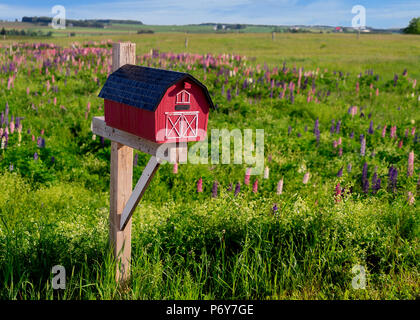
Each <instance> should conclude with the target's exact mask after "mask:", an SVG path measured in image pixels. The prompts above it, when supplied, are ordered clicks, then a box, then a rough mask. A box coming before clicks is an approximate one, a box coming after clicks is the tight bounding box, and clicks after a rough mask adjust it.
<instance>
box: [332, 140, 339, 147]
mask: <svg viewBox="0 0 420 320" xmlns="http://www.w3.org/2000/svg"><path fill="white" fill-rule="evenodd" d="M337 146H338V142H337V141H335V140H334V141H333V147H334V148H337Z"/></svg>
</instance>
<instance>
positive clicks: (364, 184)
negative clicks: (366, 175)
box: [363, 179, 369, 193]
mask: <svg viewBox="0 0 420 320" xmlns="http://www.w3.org/2000/svg"><path fill="white" fill-rule="evenodd" d="M363 192H364V193H368V192H369V180H368V179H365V180H364V181H363Z"/></svg>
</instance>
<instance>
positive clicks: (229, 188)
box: [226, 182, 233, 192]
mask: <svg viewBox="0 0 420 320" xmlns="http://www.w3.org/2000/svg"><path fill="white" fill-rule="evenodd" d="M232 189H233V184H232V182H231V183H229V187H228V188H227V189H226V191H227V192H230V191H232Z"/></svg>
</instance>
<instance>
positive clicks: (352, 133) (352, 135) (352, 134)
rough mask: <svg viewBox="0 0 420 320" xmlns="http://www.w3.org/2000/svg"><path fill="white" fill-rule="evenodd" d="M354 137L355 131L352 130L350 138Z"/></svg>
mask: <svg viewBox="0 0 420 320" xmlns="http://www.w3.org/2000/svg"><path fill="white" fill-rule="evenodd" d="M353 138H354V131H352V132H351V133H350V139H353Z"/></svg>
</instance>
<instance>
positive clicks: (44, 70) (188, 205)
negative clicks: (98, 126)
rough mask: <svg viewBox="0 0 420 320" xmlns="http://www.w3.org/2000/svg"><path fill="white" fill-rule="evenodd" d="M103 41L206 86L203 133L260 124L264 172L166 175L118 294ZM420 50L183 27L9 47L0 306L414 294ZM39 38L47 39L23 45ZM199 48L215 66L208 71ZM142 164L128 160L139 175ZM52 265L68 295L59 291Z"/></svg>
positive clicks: (411, 40) (397, 44) (385, 41)
mask: <svg viewBox="0 0 420 320" xmlns="http://www.w3.org/2000/svg"><path fill="white" fill-rule="evenodd" d="M185 37H188V47H187V48H185ZM108 39H112V40H113V41H119V40H121V41H132V42H135V43H136V44H137V55H138V56H137V62H138V64H142V65H150V66H154V67H161V68H170V69H174V70H178V71H185V72H190V73H191V74H193V75H194V76H196V77H197V78H198V79H200V80H203V82H204V83H205V84H206V85H207V86H208V88H209V91H210V93H211V95H212V99H213V100H214V102H215V103H217V105H218V109H217V110H216V111H213V112H211V113H210V118H209V130H211V129H222V128H228V129H234V128H239V129H247V128H250V129H264V130H265V150H264V154H265V166H267V167H268V168H269V169H270V171H269V172H270V173H269V178H268V179H264V178H263V176H262V175H261V176H251V183H250V184H249V185H246V184H244V174H245V171H246V168H247V165H245V164H243V165H234V164H229V165H212V164H208V165H205V164H200V165H193V164H181V165H179V172H178V173H177V174H174V173H173V172H172V167H171V166H170V165H164V166H162V167H161V168H160V169H159V171H158V173H157V175H156V176H155V178H154V180H153V181H152V183H151V185H150V188H149V189H148V191H147V192H146V194H145V196H144V198H143V199H142V202H141V203H140V205H139V207H138V208H137V209H136V212H135V213H134V215H133V240H132V245H133V251H132V255H133V261H132V282H131V283H130V286H129V288H128V289H125V290H120V289H119V288H117V287H116V286H115V283H114V276H115V273H114V269H115V266H114V265H113V262H112V259H111V258H110V255H109V250H108V248H107V239H108V208H109V157H110V143H109V141H104V142H102V141H101V140H100V139H99V137H97V138H96V139H93V137H92V133H91V132H90V122H91V119H92V117H93V116H96V115H102V114H103V101H102V100H101V99H100V98H97V94H98V93H99V90H100V88H101V87H102V85H103V84H104V82H105V80H106V77H107V74H108V72H109V70H110V69H109V68H110V67H109V63H110V46H109V42H106V40H108ZM419 40H420V38H419V37H418V36H417V37H416V36H402V35H361V36H360V39H357V38H356V36H355V35H338V34H337V35H336V34H328V35H327V34H323V35H321V34H282V35H280V34H278V35H276V37H275V40H274V41H272V39H271V34H188V35H185V34H182V33H181V34H180V33H159V34H151V35H137V34H133V35H106V36H95V37H93V36H91V35H89V36H76V37H71V38H68V37H60V38H48V39H7V40H5V41H3V40H1V41H0V46H1V48H0V53H1V55H0V83H1V84H2V85H1V87H0V112H3V119H2V125H1V126H0V127H2V128H3V130H2V135H3V137H5V135H4V134H5V128H6V127H8V131H9V133H8V137H7V144H5V143H4V141H6V138H5V139H3V144H2V150H1V155H0V190H2V191H1V192H0V218H1V219H0V283H2V284H3V286H1V287H0V298H1V299H416V298H417V299H418V298H419V294H420V288H419V283H420V281H419V269H418V267H419V242H418V240H419V239H418V236H419V213H420V211H419V210H418V198H419V196H420V194H419V192H420V191H419V190H420V186H419V185H420V181H419V174H420V167H419V164H420V161H419V154H420V138H419V137H418V131H419V128H418V123H419V122H420V112H419V110H420V109H419V108H420V92H419V85H418V84H417V81H415V79H420V69H419V67H418V61H419V59H420V41H419ZM88 41H91V43H90V44H89V45H88V44H87V42H88ZM92 41H95V42H96V43H92ZM40 42H42V43H49V44H51V46H50V47H49V48H48V47H47V46H46V45H38V46H35V45H32V44H37V43H40ZM74 42H77V44H74ZM10 44H13V46H12V50H13V51H12V54H10V53H11V52H10ZM84 44H86V46H84ZM152 49H158V50H159V53H157V52H156V51H155V55H154V56H153V55H151V54H150V52H151V50H152ZM169 53H173V55H171V54H169ZM180 53H186V55H185V56H186V57H187V58H185V57H184V56H183V55H179V54H180ZM187 53H189V54H191V55H188V54H187ZM206 54H212V55H213V56H212V58H213V59H214V60H212V61H213V62H211V63H210V65H209V66H208V67H206V68H204V67H203V64H204V61H205V57H204V56H202V55H206ZM221 54H234V55H237V57H236V59H235V58H234V57H233V56H229V57H228V58H223V57H222V56H219V57H218V55H221ZM239 57H240V58H239ZM283 63H285V65H283ZM300 68H304V69H303V70H301V75H302V76H301V81H299V80H298V79H299V69H300ZM404 70H406V71H405V72H404ZM396 75H397V77H396ZM53 76H54V77H53ZM6 103H7V106H8V107H7V108H8V113H7V114H6ZM352 106H357V109H351V108H350V107H352ZM12 115H13V116H14V118H13V119H12V118H11V116H12ZM16 117H18V118H20V119H19V120H17V119H16ZM317 119H318V123H319V125H318V130H319V131H318V132H317V130H316V129H315V128H316V127H317V125H316V120H317ZM333 120H334V122H333V124H332V121H333ZM6 122H7V123H6ZM12 122H13V130H11V127H10V124H11V123H12ZM19 123H20V124H21V127H20V128H19ZM338 123H339V124H338ZM385 126H386V127H385ZM384 127H385V129H384ZM413 128H414V129H413ZM209 133H211V132H209ZM361 135H363V136H361ZM0 136H1V135H0ZM362 141H365V150H364V151H362V149H363V147H362V144H363V142H362ZM411 152H412V153H413V154H414V160H413V161H412V165H411V166H412V170H411V171H412V172H411V174H408V173H409V172H410V161H409V157H410V153H411ZM147 161H148V156H146V155H144V154H141V153H140V154H138V160H137V165H136V166H135V167H134V180H135V181H137V179H138V177H139V176H140V174H141V171H142V169H143V168H144V166H145V165H146V163H147ZM349 165H350V168H349ZM391 167H392V168H396V169H397V171H398V174H397V176H395V174H391V175H390V172H391V173H392V172H393V171H392V170H391V169H390V168H391ZM390 170H391V171H390ZM340 171H341V174H340ZM200 177H201V178H202V179H203V189H204V192H202V193H198V192H197V191H196V185H197V180H198V179H199V178H200ZM307 177H309V181H307V182H306V183H304V181H305V178H307ZM378 178H379V179H381V181H382V184H381V182H379V188H377V184H378V183H377V180H378ZM256 179H258V189H257V190H255V181H256ZM281 179H282V181H284V188H283V190H282V192H281V194H278V192H277V191H278V190H277V189H278V182H279V180H281ZM215 181H217V183H218V184H217V185H218V192H217V197H212V189H214V182H215ZM238 182H239V183H240V186H241V189H240V192H239V193H238V194H237V195H235V194H234V189H235V186H236V185H237V183H238ZM366 183H367V185H366ZM230 184H232V186H233V189H232V190H230V188H229V185H230ZM253 189H254V191H256V192H253ZM343 189H344V190H343ZM213 191H214V190H213ZM58 264H60V265H63V266H65V267H66V271H67V287H66V289H65V290H53V289H52V288H51V277H52V274H51V268H52V266H54V265H58ZM355 265H361V266H364V267H365V268H366V288H365V289H359V290H357V289H354V288H353V287H352V279H353V278H354V277H355V274H353V273H352V268H353V267H354V266H355Z"/></svg>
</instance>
